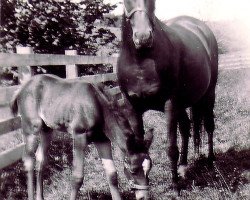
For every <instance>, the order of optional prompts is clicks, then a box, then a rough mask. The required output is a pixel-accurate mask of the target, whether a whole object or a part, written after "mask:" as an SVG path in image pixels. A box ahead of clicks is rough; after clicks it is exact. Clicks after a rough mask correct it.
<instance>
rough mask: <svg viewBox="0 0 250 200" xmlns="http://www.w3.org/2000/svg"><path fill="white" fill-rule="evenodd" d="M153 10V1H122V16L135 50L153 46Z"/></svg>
mask: <svg viewBox="0 0 250 200" xmlns="http://www.w3.org/2000/svg"><path fill="white" fill-rule="evenodd" d="M154 9H155V0H124V14H125V17H126V19H127V21H128V22H129V23H130V26H131V28H132V32H133V33H132V37H133V42H134V45H135V47H136V49H140V48H143V47H147V48H150V47H151V46H152V45H153V21H154Z"/></svg>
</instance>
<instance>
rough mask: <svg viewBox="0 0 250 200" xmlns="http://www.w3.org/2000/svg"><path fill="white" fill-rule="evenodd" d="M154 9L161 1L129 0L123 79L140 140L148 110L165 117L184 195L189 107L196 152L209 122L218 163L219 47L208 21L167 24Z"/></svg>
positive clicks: (173, 162) (175, 175) (125, 17)
mask: <svg viewBox="0 0 250 200" xmlns="http://www.w3.org/2000/svg"><path fill="white" fill-rule="evenodd" d="M154 10H155V0H124V15H123V21H122V45H121V51H120V56H119V59H118V69H117V70H118V80H119V84H120V87H121V89H122V91H123V92H124V94H125V96H126V97H127V98H128V100H129V102H130V103H131V104H132V106H133V108H132V109H131V110H130V116H131V121H132V122H133V124H134V125H135V126H134V128H133V129H134V130H135V133H136V134H138V137H143V135H144V130H143V121H142V115H143V113H144V112H145V111H147V110H149V109H153V110H159V111H164V112H165V114H166V118H167V130H168V131H167V133H166V135H167V138H168V142H167V154H168V156H169V159H170V163H171V172H172V183H173V184H172V186H173V187H174V189H175V191H178V190H179V186H178V170H177V165H178V160H179V150H178V146H177V126H178V127H179V130H180V133H181V138H182V148H181V156H180V161H179V165H180V166H179V173H182V172H183V170H184V169H186V166H187V153H188V140H189V135H190V120H189V117H188V115H187V112H186V108H188V107H191V110H192V116H193V117H192V119H193V123H194V145H195V150H196V152H198V149H199V145H200V131H201V124H202V121H203V122H204V127H205V130H206V131H207V133H208V143H209V144H208V145H209V152H208V160H209V161H211V163H212V161H213V160H214V152H213V131H214V115H213V108H214V103H215V86H216V82H217V74H218V46H217V42H216V39H215V36H214V35H213V33H212V31H211V30H210V29H209V27H208V26H207V25H206V24H205V23H203V22H202V21H200V20H198V19H195V18H192V17H188V16H181V17H177V18H174V19H171V20H169V21H167V22H166V23H163V22H161V21H160V20H158V19H157V17H156V16H155V14H154ZM166 12H167V8H166Z"/></svg>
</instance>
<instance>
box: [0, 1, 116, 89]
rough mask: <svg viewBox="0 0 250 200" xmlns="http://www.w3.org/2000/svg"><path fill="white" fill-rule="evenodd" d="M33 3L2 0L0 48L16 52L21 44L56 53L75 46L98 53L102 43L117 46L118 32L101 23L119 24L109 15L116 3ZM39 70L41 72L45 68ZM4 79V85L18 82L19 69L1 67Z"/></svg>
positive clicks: (1, 76)
mask: <svg viewBox="0 0 250 200" xmlns="http://www.w3.org/2000/svg"><path fill="white" fill-rule="evenodd" d="M29 2H30V3H27V2H26V1H23V0H2V1H1V26H0V32H1V37H0V51H2V52H15V51H16V49H15V48H16V46H17V45H20V46H31V47H33V48H34V52H36V53H56V54H64V51H65V50H66V49H74V50H77V52H78V54H84V55H95V54H96V53H97V52H98V50H99V49H100V48H101V47H102V46H103V47H104V46H105V48H106V47H109V48H111V49H113V50H115V49H117V48H115V47H114V46H115V45H116V44H115V43H113V41H114V40H115V39H116V36H115V34H114V33H112V32H111V31H110V30H109V29H106V28H105V27H106V26H100V24H101V21H105V23H106V24H107V25H110V24H114V23H115V21H116V20H115V18H114V17H113V16H112V15H107V14H108V13H109V12H110V11H112V10H113V9H114V8H115V7H116V5H110V4H105V3H104V2H103V0H81V1H79V2H78V3H75V2H72V1H70V0H66V1H58V0H44V1H37V0H33V1H31V0H30V1H29ZM106 15H107V16H106ZM109 16H110V17H109ZM111 51H112V50H111ZM45 68H46V67H45ZM104 68H105V67H104ZM38 70H39V71H40V72H41V68H38ZM53 70H54V71H53ZM39 71H38V72H37V73H40V72H39ZM42 71H44V70H42ZM46 72H48V73H56V74H57V75H60V76H63V75H62V74H63V72H62V70H61V68H59V67H58V68H57V67H54V68H53V69H52V71H51V69H50V68H47V69H46ZM0 78H1V80H2V81H4V83H2V81H1V82H0V84H1V85H6V84H8V83H10V84H13V83H12V82H11V80H12V79H14V80H15V82H17V73H16V69H13V68H11V67H8V68H4V69H1V71H0ZM6 80H7V81H6Z"/></svg>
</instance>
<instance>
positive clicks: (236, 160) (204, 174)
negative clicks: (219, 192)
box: [181, 149, 250, 192]
mask: <svg viewBox="0 0 250 200" xmlns="http://www.w3.org/2000/svg"><path fill="white" fill-rule="evenodd" d="M246 183H250V149H248V150H241V151H235V150H234V149H230V150H228V151H227V152H226V153H219V154H216V161H215V162H214V164H213V166H211V165H209V164H208V161H207V158H205V157H204V156H202V157H200V158H199V159H198V160H196V161H195V162H194V163H193V164H192V165H191V166H190V168H189V170H188V172H187V176H186V179H185V180H181V184H182V188H183V189H188V190H189V189H192V186H199V187H202V188H203V187H214V188H216V189H225V188H226V189H227V190H229V191H231V192H236V190H237V189H238V188H239V186H241V185H244V184H246Z"/></svg>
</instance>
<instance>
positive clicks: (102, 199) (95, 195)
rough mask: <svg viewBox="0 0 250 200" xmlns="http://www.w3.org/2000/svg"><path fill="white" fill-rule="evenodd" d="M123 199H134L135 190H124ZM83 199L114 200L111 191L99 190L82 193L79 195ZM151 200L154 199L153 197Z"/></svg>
mask: <svg viewBox="0 0 250 200" xmlns="http://www.w3.org/2000/svg"><path fill="white" fill-rule="evenodd" d="M121 195H122V199H123V200H134V199H135V194H134V192H132V191H130V192H127V191H126V192H122V194H121ZM79 199H81V200H112V197H111V194H110V193H105V192H97V191H89V192H88V193H82V194H80V196H79ZM149 200H154V199H153V198H152V197H151V198H150V199H149Z"/></svg>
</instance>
